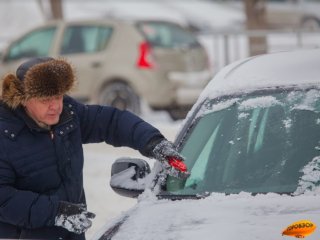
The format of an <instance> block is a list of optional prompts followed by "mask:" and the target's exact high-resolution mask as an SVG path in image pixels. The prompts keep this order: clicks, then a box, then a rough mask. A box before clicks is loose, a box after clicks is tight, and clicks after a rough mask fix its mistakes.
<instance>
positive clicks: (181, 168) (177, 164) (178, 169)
mask: <svg viewBox="0 0 320 240" xmlns="http://www.w3.org/2000/svg"><path fill="white" fill-rule="evenodd" d="M168 163H169V165H170V167H169V168H167V169H168V174H169V175H170V176H173V177H176V178H180V179H187V178H188V177H189V176H190V173H189V172H188V168H187V165H186V164H185V163H184V162H183V161H182V160H180V159H177V158H175V157H169V158H168Z"/></svg>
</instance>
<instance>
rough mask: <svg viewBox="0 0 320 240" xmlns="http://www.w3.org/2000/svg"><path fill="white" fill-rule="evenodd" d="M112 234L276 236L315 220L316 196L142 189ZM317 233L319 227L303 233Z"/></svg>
mask: <svg viewBox="0 0 320 240" xmlns="http://www.w3.org/2000/svg"><path fill="white" fill-rule="evenodd" d="M142 198H143V201H140V202H139V203H138V205H137V206H135V207H134V208H133V209H132V210H131V211H130V216H129V218H128V219H127V220H126V221H125V223H124V224H123V225H122V226H121V228H120V231H119V233H118V234H117V235H116V236H115V237H114V238H112V239H113V240H125V239H130V240H143V239H148V240H152V239H156V240H168V239H175V240H179V239H183V240H188V239H190V240H191V239H192V240H194V239H202V240H205V239H208V240H209V239H210V240H211V239H223V240H229V239H237V240H242V239H243V240H251V239H265V240H270V239H281V238H282V237H281V233H282V231H283V230H284V229H285V228H286V227H287V226H288V225H290V224H291V223H293V222H295V221H298V220H303V219H306V220H310V221H312V222H313V223H315V224H316V225H319V224H320V205H319V196H316V195H311V194H310V195H300V196H296V197H291V196H285V195H283V196H281V195H278V194H266V195H256V196H251V195H250V194H248V193H240V194H238V195H229V196H225V195H224V194H219V193H214V194H212V195H211V196H210V197H208V198H206V199H201V200H181V201H170V200H156V198H155V197H154V196H153V194H152V193H151V192H148V191H147V192H145V193H144V194H143V197H142ZM308 239H309V240H311V239H319V230H318V229H317V230H316V232H315V233H314V234H313V235H311V236H309V237H308Z"/></svg>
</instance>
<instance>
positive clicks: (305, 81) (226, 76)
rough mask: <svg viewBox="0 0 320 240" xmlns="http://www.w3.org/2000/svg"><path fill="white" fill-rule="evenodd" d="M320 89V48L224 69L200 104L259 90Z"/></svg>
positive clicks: (257, 58)
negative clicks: (312, 86)
mask: <svg viewBox="0 0 320 240" xmlns="http://www.w3.org/2000/svg"><path fill="white" fill-rule="evenodd" d="M290 85H293V86H297V85H299V86H303V85H319V86H320V49H311V50H297V51H291V52H278V53H272V54H265V55H259V56H255V57H251V58H247V59H243V60H240V61H237V62H234V63H232V64H230V65H228V66H226V67H224V68H223V69H222V70H221V71H220V72H219V73H218V74H217V75H216V76H215V77H214V78H213V79H212V80H211V81H210V82H209V84H208V85H207V87H206V88H205V89H204V91H203V92H202V94H201V95H200V97H199V99H198V102H202V100H204V99H205V98H215V97H219V96H221V95H226V94H227V95H229V94H234V93H240V92H250V91H252V90H256V89H264V88H275V87H282V86H290Z"/></svg>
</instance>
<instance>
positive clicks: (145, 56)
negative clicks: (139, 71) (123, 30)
mask: <svg viewBox="0 0 320 240" xmlns="http://www.w3.org/2000/svg"><path fill="white" fill-rule="evenodd" d="M137 65H138V67H139V68H153V67H154V62H153V59H152V54H151V47H150V44H149V43H147V42H142V43H141V44H140V45H139V56H138V61H137Z"/></svg>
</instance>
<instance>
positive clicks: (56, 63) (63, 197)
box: [0, 57, 183, 239]
mask: <svg viewBox="0 0 320 240" xmlns="http://www.w3.org/2000/svg"><path fill="white" fill-rule="evenodd" d="M74 83H75V76H74V71H73V69H72V67H71V65H70V64H69V63H68V62H67V61H65V60H63V59H54V58H49V57H43V58H34V59H31V60H29V61H26V62H24V63H23V64H21V65H20V66H19V68H18V69H17V71H16V74H15V75H14V74H8V75H7V76H5V77H4V79H3V85H2V100H1V105H0V134H1V138H0V238H11V239H26V238H28V239H40V238H41V239H85V235H84V232H85V231H86V230H87V229H88V228H89V227H90V226H91V221H90V218H93V217H94V214H93V213H90V212H88V211H87V210H86V205H85V195H84V191H83V177H82V169H83V149H82V144H86V143H98V142H103V141H104V142H106V143H108V144H112V145H113V146H128V147H131V148H134V149H136V150H139V151H140V152H141V154H143V155H144V156H147V157H153V158H155V159H157V160H160V161H166V159H167V158H168V157H176V158H178V159H180V160H183V158H182V157H181V156H180V155H179V153H177V152H176V150H175V149H174V147H173V145H172V143H170V142H168V141H167V140H166V139H165V138H164V137H163V135H162V134H161V133H160V132H159V131H158V130H157V129H156V128H154V127H152V126H151V125H150V124H148V123H146V122H145V121H143V120H142V119H140V118H139V117H137V116H135V115H133V114H132V113H130V112H128V111H120V110H118V109H116V108H112V107H108V106H99V105H84V104H81V103H78V102H76V101H75V100H74V99H72V98H71V97H69V96H67V95H66V93H68V92H69V91H70V90H71V89H72V87H73V86H74Z"/></svg>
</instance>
